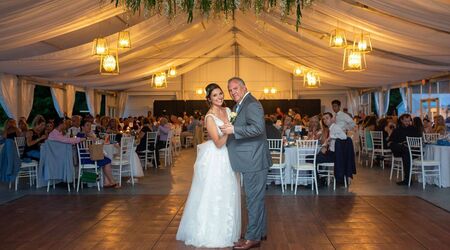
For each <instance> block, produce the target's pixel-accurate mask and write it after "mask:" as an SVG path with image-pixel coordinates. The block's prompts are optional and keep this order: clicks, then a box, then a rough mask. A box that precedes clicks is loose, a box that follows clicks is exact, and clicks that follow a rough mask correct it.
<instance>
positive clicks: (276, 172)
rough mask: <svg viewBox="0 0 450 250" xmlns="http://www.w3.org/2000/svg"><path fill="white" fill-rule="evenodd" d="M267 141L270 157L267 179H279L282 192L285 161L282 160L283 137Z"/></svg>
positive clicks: (283, 188)
mask: <svg viewBox="0 0 450 250" xmlns="http://www.w3.org/2000/svg"><path fill="white" fill-rule="evenodd" d="M267 142H268V143H269V151H270V156H271V157H272V166H270V168H269V172H268V174H267V180H275V181H276V180H279V181H280V183H281V192H282V193H284V190H285V189H286V187H285V182H284V174H285V169H286V163H284V162H283V139H267Z"/></svg>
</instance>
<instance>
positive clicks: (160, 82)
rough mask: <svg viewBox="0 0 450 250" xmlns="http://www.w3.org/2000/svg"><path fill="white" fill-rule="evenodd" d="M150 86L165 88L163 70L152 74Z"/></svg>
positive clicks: (165, 82) (165, 80) (165, 79)
mask: <svg viewBox="0 0 450 250" xmlns="http://www.w3.org/2000/svg"><path fill="white" fill-rule="evenodd" d="M151 86H152V88H155V89H162V88H167V76H166V73H165V72H160V73H156V74H154V75H153V76H152V82H151Z"/></svg>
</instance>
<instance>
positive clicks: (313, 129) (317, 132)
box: [307, 115, 322, 140]
mask: <svg viewBox="0 0 450 250" xmlns="http://www.w3.org/2000/svg"><path fill="white" fill-rule="evenodd" d="M321 137H322V130H321V129H320V122H319V117H318V116H317V115H316V116H313V117H311V119H309V127H308V138H307V139H308V140H320V139H321Z"/></svg>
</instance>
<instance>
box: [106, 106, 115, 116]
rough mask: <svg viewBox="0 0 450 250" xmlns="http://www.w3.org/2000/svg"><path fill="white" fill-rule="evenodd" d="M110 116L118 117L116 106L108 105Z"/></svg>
mask: <svg viewBox="0 0 450 250" xmlns="http://www.w3.org/2000/svg"><path fill="white" fill-rule="evenodd" d="M108 116H109V117H116V107H114V106H108Z"/></svg>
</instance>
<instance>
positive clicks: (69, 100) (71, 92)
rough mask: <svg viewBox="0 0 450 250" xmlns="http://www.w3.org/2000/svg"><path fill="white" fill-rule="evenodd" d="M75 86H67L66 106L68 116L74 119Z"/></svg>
mask: <svg viewBox="0 0 450 250" xmlns="http://www.w3.org/2000/svg"><path fill="white" fill-rule="evenodd" d="M75 93H76V91H75V86H73V85H66V104H67V110H66V112H67V116H68V117H72V112H73V105H74V104H75Z"/></svg>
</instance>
